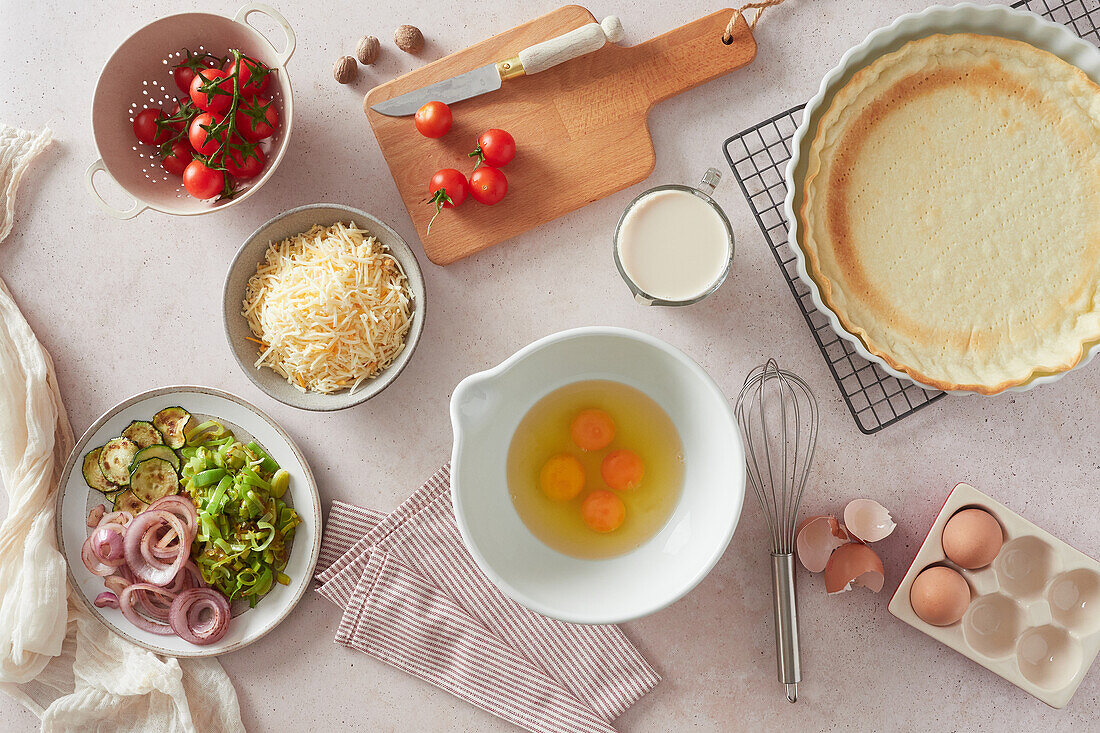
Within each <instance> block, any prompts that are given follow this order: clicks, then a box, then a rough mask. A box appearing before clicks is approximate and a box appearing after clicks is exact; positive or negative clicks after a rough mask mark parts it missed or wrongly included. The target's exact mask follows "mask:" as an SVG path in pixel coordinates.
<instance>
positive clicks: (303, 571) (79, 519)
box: [57, 386, 321, 657]
mask: <svg viewBox="0 0 1100 733" xmlns="http://www.w3.org/2000/svg"><path fill="white" fill-rule="evenodd" d="M174 405H179V406H180V407H182V408H184V409H185V410H187V411H188V412H190V413H192V414H193V415H195V416H196V418H199V417H200V416H201V417H204V418H205V417H211V418H215V419H219V420H221V421H223V422H224V423H225V426H226V427H227V428H229V429H230V430H232V431H233V434H234V435H236V436H237V437H238V438H239V439H242V440H247V439H249V438H251V439H253V440H255V441H256V442H257V443H259V444H260V445H261V446H262V447H263V449H264V450H265V451H267V452H268V453H269V454H270V455H271V457H272V458H274V459H275V460H276V461H277V462H278V463H279V465H280V466H281V467H283V468H285V469H286V470H287V471H289V472H290V489H289V490H288V491H287V494H286V496H285V497H284V499H285V500H286V501H287V503H288V504H290V505H291V506H293V507H294V509H295V511H297V512H298V514H299V516H301V518H302V523H301V524H300V525H298V528H297V529H296V530H295V533H294V542H293V544H292V545H291V549H290V561H289V563H288V564H287V567H286V570H284V572H285V573H286V574H287V575H288V576H290V585H279V584H278V583H276V584H275V585H274V587H273V588H272V589H271V592H269V593H268V594H267V595H266V596H264V597H263V598H262V599H261V600H260V601H259V603H257V604H256V607H255V608H252V609H248V608H247V607H246V610H245V611H244V612H243V613H241V614H240V615H239V616H236V617H234V618H233V621H232V622H231V623H230V625H229V632H228V633H227V634H226V635H225V636H224V637H223V638H222V639H221V640H220V641H218V642H217V643H215V644H210V645H208V646H196V645H194V644H191V643H189V642H186V641H184V640H183V639H180V638H179V637H177V636H175V635H172V636H158V635H157V634H151V633H149V632H147V631H143V630H141V629H139V628H137V627H136V626H134V625H133V624H131V623H130V622H129V621H127V620H126V619H125V618H124V617H123V615H122V612H121V611H119V610H118V609H114V608H96V607H95V606H94V605H93V604H92V600H93V599H94V598H95V597H96V596H97V595H99V594H100V593H102V592H103V591H104V590H105V588H104V587H103V578H100V577H98V576H95V575H93V574H92V573H90V572H89V571H88V569H87V568H85V567H84V562H83V561H82V560H81V559H80V548H81V546H82V545H83V544H84V540H85V539H86V538H87V537H88V527H87V521H88V511H89V510H90V509H91V508H92V507H93V506H95V505H96V504H106V503H107V502H105V501H104V499H103V495H102V494H100V493H99V492H98V491H95V490H93V489H91V488H89V487H88V485H87V484H86V483H85V482H84V476H83V475H82V474H81V471H80V466H81V465H82V460H83V458H84V454H85V453H86V452H87V451H88V450H91V449H92V448H95V447H96V446H99V445H103V444H104V443H106V442H107V441H108V440H110V439H111V438H114V437H116V436H118V435H119V434H120V433H121V432H122V431H123V430H124V429H125V428H126V426H127V425H129V424H130V421H131V420H151V419H152V417H153V415H154V414H155V413H156V412H158V411H159V410H162V409H164V408H165V407H172V406H174ZM108 509H110V507H109V506H108ZM57 517H58V521H57V546H58V549H60V550H61V553H62V554H63V555H64V556H65V559H66V561H67V562H68V565H69V581H70V582H71V583H72V586H73V588H75V589H76V592H77V595H78V596H79V597H80V599H81V600H82V601H83V602H84V605H86V606H87V607H88V610H89V611H91V612H92V613H93V614H95V615H96V616H98V617H99V619H100V620H101V621H103V623H105V624H107V626H108V627H110V628H111V630H113V631H115V632H117V633H118V634H119V635H120V636H122V637H124V638H126V639H129V640H130V641H132V642H134V643H135V644H137V645H138V646H142V647H145V648H146V649H148V650H150V651H153V652H156V653H157V654H166V655H169V656H173V657H212V656H215V655H218V654H224V653H226V652H232V651H236V650H238V649H241V648H243V647H245V646H247V645H249V644H251V643H252V642H254V641H256V640H257V639H259V638H260V637H261V636H263V635H264V634H266V633H267V632H268V631H270V630H271V629H273V628H275V627H276V626H278V625H279V623H280V622H281V621H282V620H283V619H284V618H286V616H287V614H289V613H290V611H291V609H292V608H294V606H295V605H296V604H297V603H298V600H299V599H300V598H301V597H302V594H303V593H304V592H305V590H306V588H307V587H308V585H309V582H310V578H311V577H312V576H313V566H314V565H316V563H317V554H318V553H319V552H320V549H321V499H320V497H319V496H318V495H317V484H316V483H315V482H314V480H313V474H312V473H311V472H310V470H309V466H308V465H307V464H306V460H305V457H304V456H303V455H302V453H301V451H299V450H298V447H297V446H296V445H294V442H293V441H292V440H291V439H290V436H288V435H287V434H286V433H285V432H283V430H282V428H280V427H279V426H278V425H276V424H275V423H274V421H272V419H271V418H269V417H268V416H267V415H265V414H264V413H262V412H260V410H259V409H257V408H256V407H253V406H252V405H250V404H249V403H247V402H245V401H244V400H242V399H241V398H240V397H237V396H235V395H231V394H229V393H228V392H222V391H221V390H216V389H211V388H209V387H190V386H178V387H163V388H161V389H154V390H151V391H149V392H142V393H141V394H139V395H135V396H133V397H131V398H130V399H128V400H126V401H125V402H122V403H121V404H118V405H116V406H114V407H112V408H111V409H110V410H108V411H107V412H106V413H105V414H104V415H103V416H102V417H100V418H99V419H98V420H96V421H95V422H94V423H92V426H91V427H90V428H88V430H87V431H86V432H85V433H84V435H83V436H81V438H80V440H79V442H77V444H76V447H75V448H74V449H73V452H72V453H71V454H70V455H69V460H68V462H67V463H66V464H65V470H64V472H63V473H62V474H61V490H60V491H59V492H58V496H57Z"/></svg>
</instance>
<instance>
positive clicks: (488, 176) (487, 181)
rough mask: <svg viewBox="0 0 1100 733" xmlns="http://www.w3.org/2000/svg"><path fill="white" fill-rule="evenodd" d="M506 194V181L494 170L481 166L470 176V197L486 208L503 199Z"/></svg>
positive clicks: (501, 174)
mask: <svg viewBox="0 0 1100 733" xmlns="http://www.w3.org/2000/svg"><path fill="white" fill-rule="evenodd" d="M506 193H508V179H507V178H505V177H504V174H503V173H501V172H500V171H499V170H497V169H496V168H493V167H490V166H487V165H483V166H481V167H480V168H478V169H477V170H476V171H474V172H473V173H472V174H470V195H471V196H473V197H474V199H475V200H476V201H478V202H479V203H482V204H486V205H488V206H492V205H493V204H495V203H497V202H498V201H500V200H501V199H502V198H504V194H506Z"/></svg>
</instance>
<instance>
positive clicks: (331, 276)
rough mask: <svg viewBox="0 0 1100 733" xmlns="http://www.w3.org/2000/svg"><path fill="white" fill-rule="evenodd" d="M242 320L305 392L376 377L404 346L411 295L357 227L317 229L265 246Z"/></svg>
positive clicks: (262, 353)
mask: <svg viewBox="0 0 1100 733" xmlns="http://www.w3.org/2000/svg"><path fill="white" fill-rule="evenodd" d="M242 315H244V317H245V318H247V319H248V325H249V327H250V328H251V329H252V334H253V335H254V336H255V337H256V338H255V339H254V340H255V341H257V342H258V343H259V344H260V349H259V358H258V359H256V362H255V366H256V367H257V368H258V367H261V366H268V367H270V368H271V369H273V370H274V371H275V372H276V373H277V374H279V375H280V376H282V377H284V378H285V379H286V381H287V382H289V383H290V384H292V385H294V387H295V388H297V389H298V390H299V391H300V392H306V391H309V390H312V391H314V392H322V393H331V392H336V391H339V390H341V389H347V388H349V387H350V389H351V391H352V392H354V391H355V390H356V388H358V387H359V385H360V384H361V383H362V382H363V381H364V380H366V379H372V378H374V377H376V376H378V375H379V374H380V373H381V372H382V371H383V370H384V369H385V368H386V367H388V366H389V365H390V364H392V363H393V361H394V359H396V358H397V356H398V355H399V354H400V353H401V352H402V350H403V349H404V348H405V336H406V334H407V333H408V330H409V326H410V325H411V324H412V297H411V295H410V294H409V289H408V281H407V280H406V278H405V273H404V272H403V271H402V269H401V264H400V263H399V262H398V261H397V260H395V259H394V258H393V256H392V255H391V254H389V253H388V252H387V251H386V248H385V247H384V246H383V245H382V244H381V243H380V242H379V241H378V240H377V239H375V238H374V237H373V236H371V233H370V232H368V231H366V230H364V229H359V228H357V227H355V226H354V225H352V224H348V225H346V226H345V225H344V224H341V223H337V224H333V225H332V226H330V227H324V226H321V225H317V226H315V227H313V228H312V229H310V230H309V231H308V232H305V233H303V234H299V235H297V236H294V237H290V238H289V239H285V240H283V241H282V242H272V243H271V244H269V245H268V248H267V254H266V256H265V257H264V260H263V261H262V262H261V263H260V264H259V266H258V267H257V268H256V274H255V275H253V276H252V277H251V278H250V279H249V280H248V286H247V288H246V289H245V299H244V310H243V311H242Z"/></svg>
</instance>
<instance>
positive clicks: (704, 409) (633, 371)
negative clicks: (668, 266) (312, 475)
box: [451, 327, 745, 623]
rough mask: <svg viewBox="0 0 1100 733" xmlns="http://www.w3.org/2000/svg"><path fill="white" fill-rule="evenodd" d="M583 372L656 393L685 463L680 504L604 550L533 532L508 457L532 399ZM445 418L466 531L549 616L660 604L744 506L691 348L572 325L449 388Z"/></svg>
mask: <svg viewBox="0 0 1100 733" xmlns="http://www.w3.org/2000/svg"><path fill="white" fill-rule="evenodd" d="M587 380H610V381H613V382H618V383H620V384H623V385H626V386H628V387H631V388H633V389H635V390H638V391H640V392H641V393H643V394H644V395H645V396H646V397H648V398H650V399H651V400H653V401H655V402H656V403H657V405H659V407H660V408H661V409H662V410H663V411H664V413H665V414H667V416H668V417H669V418H670V419H671V421H672V423H673V424H674V426H675V429H676V432H677V433H678V434H679V440H680V443H681V448H682V464H683V469H684V470H683V481H682V488H681V489H680V494H679V498H678V501H677V503H676V504H675V506H674V507H673V508H672V509H671V513H670V515H669V517H668V519H667V520H666V521H665V522H664V524H663V525H662V526H661V527H660V528H659V529H658V531H656V533H655V534H653V535H652V536H650V537H649V538H648V539H647V540H645V541H643V542H642V544H640V545H638V546H636V547H635V548H634V549H632V550H629V551H627V552H625V553H623V554H619V555H616V556H613V557H604V558H600V559H593V558H584V557H576V556H572V555H569V554H565V553H564V552H560V551H558V550H556V549H553V548H551V547H550V545H549V544H546V543H544V542H543V541H541V540H540V539H538V538H537V537H536V536H535V534H534V533H533V532H532V531H530V530H529V529H528V526H527V525H526V524H525V523H524V521H523V519H521V517H520V515H519V513H518V511H517V507H516V505H515V504H514V503H513V500H512V497H511V494H510V488H511V489H513V490H514V489H515V487H510V486H509V474H508V470H507V466H506V464H507V456H508V453H509V446H510V443H511V441H512V439H513V436H514V435H516V434H517V427H518V426H519V425H520V423H521V420H523V419H524V417H525V415H526V414H527V413H528V412H529V411H530V410H531V408H532V406H533V405H535V404H536V403H538V402H540V401H541V400H542V399H543V398H544V397H545V396H547V395H549V394H551V393H553V392H555V391H556V390H559V389H560V388H562V387H565V386H567V385H573V384H575V383H578V382H583V381H587ZM451 425H452V428H453V430H454V448H453V453H452V457H451V491H452V499H453V502H454V512H455V517H456V520H457V523H458V526H459V530H460V531H461V534H462V539H463V541H464V543H465V544H466V546H467V548H468V549H469V550H470V553H471V554H472V555H473V557H474V559H475V561H476V562H477V564H478V566H479V567H480V568H481V570H482V571H483V572H484V573H485V574H486V575H487V576H488V577H489V578H490V579H491V580H492V581H493V582H494V583H495V584H496V585H497V586H498V587H499V588H500V589H501V590H502V591H503V592H504V593H505V594H507V595H508V596H510V597H511V598H513V599H514V600H516V601H517V602H519V603H521V604H523V605H524V606H526V607H528V608H530V609H532V610H534V611H537V612H538V613H541V614H543V615H545V616H549V617H552V618H557V619H561V620H563V621H570V622H576V623H619V622H622V621H627V620H630V619H633V618H638V617H641V616H645V615H647V614H649V613H652V612H654V611H657V610H659V609H661V608H663V607H665V606H667V605H668V604H670V603H672V602H673V601H675V600H676V599H678V598H680V597H681V596H683V595H684V594H685V593H687V592H688V591H689V590H691V589H692V588H693V587H695V585H696V584H697V583H698V582H699V581H700V580H702V578H703V577H704V576H705V575H706V574H707V573H708V572H709V571H710V569H711V568H712V567H713V566H714V564H715V563H716V562H717V561H718V559H719V558H720V557H721V555H722V553H723V552H724V551H725V549H726V546H727V545H728V543H729V541H730V538H731V537H732V535H733V531H734V528H735V527H736V526H737V520H738V518H739V517H740V514H741V505H742V501H743V499H744V495H745V454H744V450H743V448H742V444H741V436H740V433H739V432H738V429H737V423H736V421H735V420H734V418H733V412H732V410H731V409H730V406H729V402H728V400H727V399H726V397H725V395H724V394H723V393H722V391H721V389H720V388H719V387H718V385H716V384H715V383H714V381H713V380H712V379H711V378H710V377H709V376H708V375H707V373H706V372H705V371H704V370H703V369H702V367H700V366H699V365H698V364H696V363H695V362H694V361H692V360H691V359H690V358H689V357H688V356H686V355H685V354H683V353H682V352H680V351H679V350H677V349H675V348H673V347H672V346H669V345H668V344H666V343H664V342H663V341H660V340H659V339H656V338H653V337H652V336H647V335H645V334H642V333H639V332H637V331H631V330H627V329H622V328H610V327H590V328H579V329H573V330H570V331H563V332H560V333H556V334H553V335H550V336H547V337H545V338H543V339H540V340H538V341H536V342H534V343H532V344H530V345H528V346H526V347H524V348H523V349H521V350H520V351H518V352H517V353H515V354H514V355H512V356H511V357H509V358H508V359H506V360H505V361H504V362H503V363H501V364H500V365H498V366H496V367H494V368H492V369H489V370H488V371H484V372H480V373H477V374H474V375H472V376H470V377H467V378H466V379H464V380H463V381H462V382H461V383H460V384H459V385H458V386H457V387H456V388H455V390H454V393H453V396H452V397H451ZM620 427H621V425H620Z"/></svg>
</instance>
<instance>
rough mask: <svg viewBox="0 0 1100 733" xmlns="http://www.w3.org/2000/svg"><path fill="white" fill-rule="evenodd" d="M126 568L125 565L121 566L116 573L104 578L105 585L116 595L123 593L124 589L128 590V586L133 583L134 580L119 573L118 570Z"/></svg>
mask: <svg viewBox="0 0 1100 733" xmlns="http://www.w3.org/2000/svg"><path fill="white" fill-rule="evenodd" d="M125 569H126V566H125V565H123V566H122V567H121V568H117V569H116V574H115V575H108V576H107V577H106V578H104V579H103V585H105V586H107V590H109V591H111V592H112V593H114V594H115V595H116V596H117V595H119V594H121V593H122V591H124V590H126V586H128V585H132V584H133V581H132V580H129V579H127V578H125V577H124V576H122V575H120V574H118V573H117V570H125Z"/></svg>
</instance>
